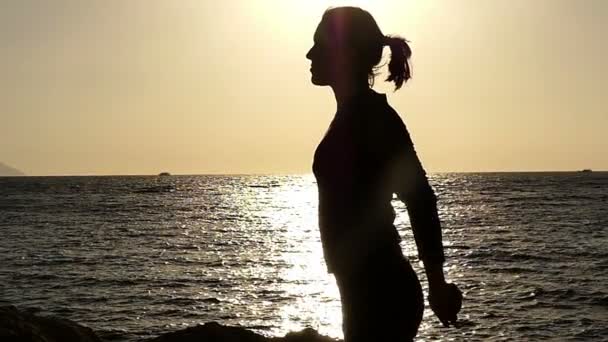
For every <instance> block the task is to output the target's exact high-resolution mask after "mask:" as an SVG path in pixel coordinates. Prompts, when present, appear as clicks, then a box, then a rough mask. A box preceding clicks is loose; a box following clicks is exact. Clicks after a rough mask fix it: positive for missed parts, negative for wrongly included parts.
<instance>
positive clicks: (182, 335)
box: [148, 322, 266, 342]
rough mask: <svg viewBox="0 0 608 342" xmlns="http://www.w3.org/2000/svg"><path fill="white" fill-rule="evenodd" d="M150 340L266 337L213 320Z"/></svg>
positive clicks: (260, 340)
mask: <svg viewBox="0 0 608 342" xmlns="http://www.w3.org/2000/svg"><path fill="white" fill-rule="evenodd" d="M148 341H149V342H178V341H179V342H194V341H196V342H203V341H204V342H216V341H217V342H220V341H221V342H231V341H235V342H236V341H238V342H265V341H266V339H265V338H264V336H262V335H258V334H256V333H254V332H252V331H249V330H246V329H243V328H236V327H227V326H223V325H221V324H218V323H215V322H212V323H206V324H204V325H197V326H194V327H189V328H186V329H183V330H178V331H174V332H170V333H166V334H162V335H160V336H159V337H156V338H153V339H151V340H148Z"/></svg>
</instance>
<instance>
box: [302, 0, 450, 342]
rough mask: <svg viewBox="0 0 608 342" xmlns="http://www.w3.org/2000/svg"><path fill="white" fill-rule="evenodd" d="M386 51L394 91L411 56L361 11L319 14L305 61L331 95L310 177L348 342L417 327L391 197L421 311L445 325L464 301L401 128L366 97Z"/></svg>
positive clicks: (381, 103)
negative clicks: (416, 267) (397, 202)
mask: <svg viewBox="0 0 608 342" xmlns="http://www.w3.org/2000/svg"><path fill="white" fill-rule="evenodd" d="M384 46H388V47H389V48H390V50H391V58H390V62H389V65H388V69H389V72H390V75H389V77H388V79H387V81H391V82H394V83H395V86H396V89H399V88H400V87H401V86H402V85H403V83H404V82H406V81H407V80H408V79H409V78H410V66H409V62H408V60H409V58H410V56H411V50H410V47H409V46H408V44H407V42H406V41H405V40H404V39H402V38H399V37H392V36H385V35H383V34H382V32H381V31H380V28H379V27H378V25H377V24H376V22H375V20H374V18H373V17H372V16H371V15H370V14H369V13H368V12H366V11H364V10H362V9H360V8H356V7H339V8H333V9H329V10H327V11H326V12H325V14H324V15H323V18H322V20H321V22H320V23H319V26H318V28H317V30H316V32H315V35H314V45H313V47H312V48H311V49H310V51H309V52H308V53H307V55H306V57H307V58H308V59H310V61H311V64H312V65H311V73H312V83H313V84H315V85H320V86H325V85H327V86H330V87H331V88H332V90H333V92H334V95H335V98H336V102H337V112H336V114H335V116H334V118H333V121H332V122H331V124H330V126H329V129H328V130H327V132H326V134H325V136H324V137H323V140H322V141H321V143H320V144H319V146H318V147H317V150H316V152H315V156H314V164H313V171H314V174H315V177H316V178H317V185H318V189H319V228H320V231H321V240H322V243H323V252H324V257H325V260H326V263H327V266H328V271H329V272H330V273H333V274H334V276H335V278H336V282H337V284H338V287H339V289H340V297H341V300H342V313H343V330H344V337H345V340H346V342H359V341H408V340H411V339H413V337H414V336H415V335H416V332H417V330H418V326H419V325H420V321H421V320H422V311H423V308H424V300H423V296H422V289H421V286H420V282H419V281H418V278H417V276H416V273H415V272H414V271H413V269H412V267H411V266H410V264H409V262H408V261H407V259H405V257H404V256H403V254H402V252H401V248H400V246H399V241H400V237H399V234H398V233H397V230H396V228H395V226H394V225H393V221H394V219H395V211H394V210H393V207H392V206H391V199H392V198H393V193H396V194H397V196H398V197H399V199H401V200H402V201H403V202H404V203H405V204H406V206H407V210H408V214H409V216H410V222H411V225H412V229H413V232H414V237H415V240H416V245H417V248H418V254H419V257H420V259H421V260H422V261H423V262H424V268H425V271H426V274H427V279H428V281H429V303H430V305H431V308H432V309H433V311H434V312H435V314H436V316H437V317H438V318H439V320H440V321H441V322H442V323H443V324H444V325H448V324H449V323H453V322H455V321H456V314H457V313H458V311H459V310H460V305H461V300H462V296H461V293H460V291H459V290H458V288H457V287H456V286H455V285H453V284H448V283H446V281H445V279H444V275H443V262H444V255H443V245H442V241H441V226H440V223H439V218H438V215H437V205H436V198H435V194H434V193H433V190H432V188H431V187H430V186H429V183H428V180H427V177H426V173H425V171H424V169H423V168H422V165H421V164H420V161H419V160H418V157H417V155H416V152H415V151H414V146H413V143H412V141H411V139H410V136H409V134H408V132H407V129H406V127H405V125H404V124H403V122H402V121H401V118H400V117H399V115H398V114H397V113H396V112H395V110H393V108H391V106H390V105H389V104H388V103H387V102H386V96H385V95H384V94H379V93H376V92H375V91H373V90H372V89H371V88H370V86H371V85H373V80H374V71H375V67H376V66H377V65H378V64H379V63H380V60H381V57H382V49H383V47H384Z"/></svg>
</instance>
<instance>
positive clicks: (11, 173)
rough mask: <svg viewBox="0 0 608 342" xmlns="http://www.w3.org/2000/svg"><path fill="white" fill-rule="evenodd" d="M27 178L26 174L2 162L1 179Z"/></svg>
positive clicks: (0, 166)
mask: <svg viewBox="0 0 608 342" xmlns="http://www.w3.org/2000/svg"><path fill="white" fill-rule="evenodd" d="M7 176H8V177H17V176H25V173H23V172H21V171H19V170H17V169H15V168H14V167H10V166H8V165H6V164H4V163H2V162H0V177H7Z"/></svg>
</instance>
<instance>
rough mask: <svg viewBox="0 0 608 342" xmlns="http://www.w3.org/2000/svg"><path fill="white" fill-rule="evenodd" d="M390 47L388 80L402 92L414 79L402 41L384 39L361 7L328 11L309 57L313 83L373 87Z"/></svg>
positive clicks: (373, 21)
mask: <svg viewBox="0 0 608 342" xmlns="http://www.w3.org/2000/svg"><path fill="white" fill-rule="evenodd" d="M386 45H388V46H389V47H390V49H391V58H390V62H389V65H388V69H389V76H388V78H387V79H386V81H390V82H394V83H395V88H396V89H399V88H400V87H401V86H402V85H403V83H405V82H407V80H408V79H409V78H410V77H411V72H410V65H409V58H410V57H411V55H412V51H411V50H410V47H409V45H408V44H407V41H406V40H405V39H403V38H399V37H393V36H390V37H389V36H385V35H384V34H382V32H381V31H380V28H379V27H378V24H376V21H375V20H374V18H373V17H372V15H371V14H369V12H367V11H364V10H362V9H361V8H358V7H337V8H331V9H328V10H327V11H325V13H324V14H323V18H322V19H321V22H320V23H319V26H318V27H317V30H316V31H315V35H314V45H313V47H312V48H311V49H310V51H308V53H307V54H306V58H308V59H310V60H311V64H312V65H311V72H312V82H313V83H314V84H316V85H336V84H338V83H340V82H359V81H361V80H367V82H368V84H370V85H373V82H374V76H375V70H376V66H377V65H378V64H379V63H380V60H381V59H382V49H383V47H384V46H386Z"/></svg>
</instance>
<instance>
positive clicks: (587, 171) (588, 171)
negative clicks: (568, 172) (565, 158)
mask: <svg viewBox="0 0 608 342" xmlns="http://www.w3.org/2000/svg"><path fill="white" fill-rule="evenodd" d="M580 172H583V173H591V172H593V171H591V169H583V170H581V171H580Z"/></svg>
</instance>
